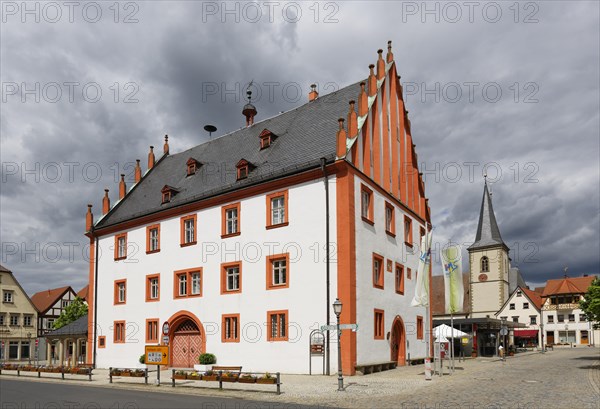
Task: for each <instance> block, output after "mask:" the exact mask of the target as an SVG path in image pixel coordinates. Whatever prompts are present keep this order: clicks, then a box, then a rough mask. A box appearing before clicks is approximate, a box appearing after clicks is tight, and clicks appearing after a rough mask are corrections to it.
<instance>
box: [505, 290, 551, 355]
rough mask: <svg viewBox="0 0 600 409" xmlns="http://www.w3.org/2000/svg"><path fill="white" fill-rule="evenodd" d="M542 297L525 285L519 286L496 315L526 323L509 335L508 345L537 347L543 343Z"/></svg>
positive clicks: (507, 319)
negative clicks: (541, 328)
mask: <svg viewBox="0 0 600 409" xmlns="http://www.w3.org/2000/svg"><path fill="white" fill-rule="evenodd" d="M541 309H542V297H541V296H540V294H539V293H537V292H535V291H532V290H530V289H528V288H525V287H520V286H519V287H517V288H516V289H515V291H513V292H512V294H511V295H510V297H508V300H507V301H506V302H505V303H504V305H503V306H502V308H501V309H500V311H498V312H497V313H496V316H497V317H498V318H500V319H501V320H506V321H512V322H513V323H521V324H525V328H517V329H514V330H512V331H510V333H509V334H508V335H507V337H508V338H507V340H508V342H507V345H514V346H516V347H534V346H535V347H537V346H539V345H541V344H542V331H541V330H540V323H541Z"/></svg>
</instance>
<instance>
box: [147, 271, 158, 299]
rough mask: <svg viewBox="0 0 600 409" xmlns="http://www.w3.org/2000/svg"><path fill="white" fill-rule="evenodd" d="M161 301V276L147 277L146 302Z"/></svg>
mask: <svg viewBox="0 0 600 409" xmlns="http://www.w3.org/2000/svg"><path fill="white" fill-rule="evenodd" d="M159 300H160V274H153V275H147V276H146V301H159Z"/></svg>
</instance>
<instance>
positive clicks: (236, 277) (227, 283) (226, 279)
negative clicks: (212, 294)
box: [221, 261, 242, 294]
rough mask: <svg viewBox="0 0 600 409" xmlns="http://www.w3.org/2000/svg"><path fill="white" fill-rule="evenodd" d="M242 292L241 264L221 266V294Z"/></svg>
mask: <svg viewBox="0 0 600 409" xmlns="http://www.w3.org/2000/svg"><path fill="white" fill-rule="evenodd" d="M241 291H242V264H241V262H239V261H236V262H234V263H223V264H221V294H230V293H239V292H241Z"/></svg>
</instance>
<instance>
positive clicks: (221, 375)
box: [219, 371, 223, 389]
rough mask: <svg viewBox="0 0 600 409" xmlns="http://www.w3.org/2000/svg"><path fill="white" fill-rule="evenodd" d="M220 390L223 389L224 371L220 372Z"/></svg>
mask: <svg viewBox="0 0 600 409" xmlns="http://www.w3.org/2000/svg"><path fill="white" fill-rule="evenodd" d="M219 389H223V371H219Z"/></svg>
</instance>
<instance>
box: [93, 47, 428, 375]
mask: <svg viewBox="0 0 600 409" xmlns="http://www.w3.org/2000/svg"><path fill="white" fill-rule="evenodd" d="M382 54H383V50H379V51H378V60H377V62H376V64H372V65H371V66H370V73H369V75H368V78H367V80H366V81H360V82H357V83H355V84H352V85H349V86H346V87H343V88H341V89H339V90H337V91H335V92H333V93H331V94H328V95H319V93H318V91H317V89H316V87H315V86H312V87H311V88H312V89H311V91H310V93H309V100H308V102H307V103H305V104H304V105H302V106H299V107H297V108H295V109H293V110H291V111H288V112H285V113H281V114H279V115H276V116H274V117H272V118H269V119H265V120H263V121H260V122H255V117H256V116H257V112H258V111H257V109H256V107H255V106H254V105H253V104H252V100H251V93H250V92H249V93H248V102H247V104H246V105H245V106H244V107H243V111H242V114H243V115H244V116H245V118H246V121H245V122H246V126H245V127H244V128H242V129H240V130H237V131H235V132H231V133H229V134H226V135H223V136H221V137H218V138H213V140H211V141H209V142H204V143H201V144H199V145H197V146H193V147H191V148H189V149H187V150H185V151H183V152H179V153H172V152H170V150H169V140H168V137H165V143H164V146H163V152H162V155H161V157H160V158H158V160H156V158H155V154H154V150H153V149H154V148H153V147H150V152H149V154H148V169H147V170H146V171H145V172H142V169H141V165H140V161H139V160H137V164H136V166H135V171H134V179H135V184H134V185H133V186H131V187H130V188H129V189H127V186H126V182H125V177H124V175H122V177H121V181H120V182H119V187H118V192H119V195H118V201H117V202H116V204H114V205H113V206H111V200H110V197H109V191H108V189H106V190H105V192H104V198H103V199H102V217H101V218H99V219H98V220H95V221H94V218H93V215H92V211H91V208H92V205H88V212H87V215H86V231H87V236H88V237H89V240H90V246H91V247H90V266H89V268H90V269H89V277H90V280H89V283H90V286H89V291H88V303H89V307H90V312H89V327H90V328H92V329H93V330H94V331H90V333H89V338H88V341H89V342H88V344H89V347H88V355H87V356H88V362H89V363H90V364H94V365H96V366H98V367H109V366H117V365H119V366H127V367H134V366H138V365H139V363H138V357H139V356H140V354H142V353H143V346H144V344H157V343H162V342H164V341H163V338H164V337H163V331H162V330H164V332H165V333H166V334H167V335H166V340H167V341H168V343H169V346H170V364H171V366H173V367H182V368H189V367H191V366H192V365H193V364H195V363H197V359H198V356H199V354H200V353H202V352H211V353H214V354H215V355H216V356H217V360H218V363H219V364H224V365H242V366H243V367H244V368H245V369H248V370H254V371H275V370H276V371H281V372H287V373H308V370H309V359H311V358H310V354H309V346H310V345H309V344H310V342H311V341H313V340H312V339H310V338H309V335H310V334H311V331H314V330H316V331H317V332H318V331H319V329H320V327H321V326H322V325H327V324H335V322H336V316H335V314H334V312H333V309H332V303H333V302H334V301H335V300H336V298H338V297H339V299H340V301H341V302H342V312H341V316H340V320H341V323H342V324H358V330H357V331H352V330H344V331H343V334H342V341H341V356H342V369H343V372H344V373H345V374H354V373H355V371H356V368H357V367H360V366H361V365H364V364H378V363H385V364H386V366H387V365H389V363H390V362H393V363H394V364H399V365H403V364H405V363H406V361H407V360H408V357H410V359H413V360H423V359H424V358H425V357H426V356H427V355H428V352H427V350H426V345H427V338H428V334H427V333H425V331H424V328H425V326H426V325H427V323H428V321H429V320H430V318H429V317H428V316H427V312H426V309H425V308H423V307H411V305H410V301H411V299H412V296H413V294H414V289H415V284H416V275H417V266H418V260H419V256H420V254H419V250H420V249H419V247H420V239H421V237H422V236H424V235H425V232H426V229H427V228H428V227H430V209H429V206H428V203H427V199H426V197H425V185H424V182H423V178H422V174H421V173H419V169H418V165H417V163H418V161H417V154H416V150H415V142H414V140H413V137H412V136H411V135H412V132H411V124H410V120H409V119H408V112H407V110H406V108H405V106H404V100H403V95H402V85H401V83H400V79H399V76H398V73H397V71H396V70H397V67H396V63H395V62H394V58H393V54H392V51H391V44H389V45H388V52H387V55H385V56H384V55H382ZM328 239H329V242H328V241H327V240H328ZM327 249H328V250H329V251H330V260H331V262H330V263H327V262H326V260H327V257H326V254H327V253H326V250H327ZM138 250H139V251H138ZM97 254H101V257H97ZM107 255H109V256H107ZM429 274H430V272H429ZM96 294H97V298H95V297H96ZM313 334H314V333H313ZM330 336H331V337H332V338H333V337H334V335H333V333H332V334H331V335H330ZM314 339H315V340H317V339H323V336H322V335H319V336H317V337H315V338H314ZM327 344H328V343H326V345H325V347H324V348H323V349H324V350H325V351H327V350H328V348H327ZM336 349H337V343H335V342H331V345H330V354H329V355H326V356H325V357H324V358H323V357H322V356H319V357H317V358H314V357H313V358H312V359H314V361H313V368H314V367H320V366H321V365H322V361H321V359H326V360H327V361H329V362H330V368H331V372H334V371H336V370H337V367H338V365H337V351H336ZM315 350H316V349H315Z"/></svg>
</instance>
